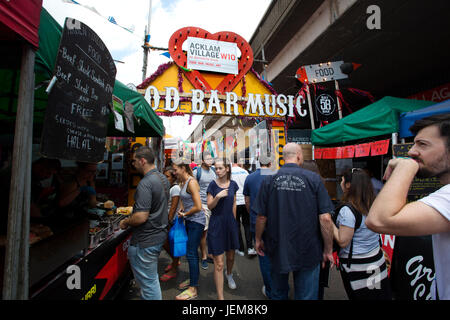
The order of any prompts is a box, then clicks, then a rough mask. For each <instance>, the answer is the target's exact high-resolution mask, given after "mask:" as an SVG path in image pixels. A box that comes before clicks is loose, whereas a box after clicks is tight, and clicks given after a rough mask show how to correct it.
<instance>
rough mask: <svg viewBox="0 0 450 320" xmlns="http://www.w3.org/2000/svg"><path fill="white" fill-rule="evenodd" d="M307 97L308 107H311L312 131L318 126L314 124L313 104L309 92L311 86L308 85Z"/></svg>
mask: <svg viewBox="0 0 450 320" xmlns="http://www.w3.org/2000/svg"><path fill="white" fill-rule="evenodd" d="M306 96H307V98H308V107H309V119H310V120H311V129H312V130H314V129H316V125H315V124H314V115H313V109H312V104H311V93H310V92H309V84H306Z"/></svg>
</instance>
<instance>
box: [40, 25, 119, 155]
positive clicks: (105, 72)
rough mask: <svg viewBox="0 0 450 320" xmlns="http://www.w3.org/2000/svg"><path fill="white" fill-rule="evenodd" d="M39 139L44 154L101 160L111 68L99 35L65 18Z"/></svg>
mask: <svg viewBox="0 0 450 320" xmlns="http://www.w3.org/2000/svg"><path fill="white" fill-rule="evenodd" d="M54 75H55V76H56V77H57V81H56V83H55V85H54V86H53V88H52V89H51V91H50V94H49V98H48V106H47V110H46V114H45V120H44V127H43V131H42V139H41V150H40V152H41V154H42V155H43V156H46V157H49V158H59V159H67V160H77V161H84V162H91V163H97V162H99V161H101V160H103V154H104V152H105V141H106V131H107V124H108V118H109V112H110V110H109V106H108V104H109V103H110V102H111V100H112V93H113V89H114V81H115V76H116V66H115V65H114V60H113V58H112V57H111V54H110V53H109V51H108V49H107V48H106V46H105V44H104V43H103V41H102V40H101V39H100V38H99V37H98V35H97V34H96V33H95V32H94V31H92V30H91V29H90V28H89V27H88V26H86V25H85V24H83V23H82V22H80V21H78V20H75V19H72V18H66V20H65V22H64V30H63V34H62V37H61V42H60V45H59V50H58V55H57V58H56V64H55V70H54Z"/></svg>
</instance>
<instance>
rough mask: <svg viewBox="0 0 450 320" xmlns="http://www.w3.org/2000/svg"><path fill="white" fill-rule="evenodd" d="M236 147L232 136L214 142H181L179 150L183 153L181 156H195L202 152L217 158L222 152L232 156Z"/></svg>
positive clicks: (234, 138)
mask: <svg viewBox="0 0 450 320" xmlns="http://www.w3.org/2000/svg"><path fill="white" fill-rule="evenodd" d="M236 146H237V140H236V137H233V136H229V137H226V139H224V137H220V138H219V139H218V140H215V141H210V140H203V141H201V142H197V143H191V142H190V141H181V149H182V151H183V154H189V153H192V154H194V155H195V156H197V155H200V154H201V153H202V152H204V151H209V152H210V153H211V156H212V157H213V158H215V157H217V156H219V155H220V154H222V153H224V152H226V153H227V154H232V153H233V152H234V149H235V147H236Z"/></svg>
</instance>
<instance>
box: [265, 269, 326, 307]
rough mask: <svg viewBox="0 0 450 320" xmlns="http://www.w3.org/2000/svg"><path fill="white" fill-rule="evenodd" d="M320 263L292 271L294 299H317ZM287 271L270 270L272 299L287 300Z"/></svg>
mask: <svg viewBox="0 0 450 320" xmlns="http://www.w3.org/2000/svg"><path fill="white" fill-rule="evenodd" d="M319 273H320V264H318V265H317V266H316V267H314V268H312V269H309V270H300V271H294V272H293V274H294V289H295V298H294V299H295V300H317V299H318V297H319ZM288 280H289V273H275V272H272V292H271V298H272V299H273V300H287V299H288V294H289V283H288Z"/></svg>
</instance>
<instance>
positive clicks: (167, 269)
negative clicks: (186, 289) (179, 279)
mask: <svg viewBox="0 0 450 320" xmlns="http://www.w3.org/2000/svg"><path fill="white" fill-rule="evenodd" d="M180 264H181V261H178V265H180ZM170 270H172V264H169V265H168V266H167V267H166V268H165V269H164V272H165V273H167V272H169V271H170Z"/></svg>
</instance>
